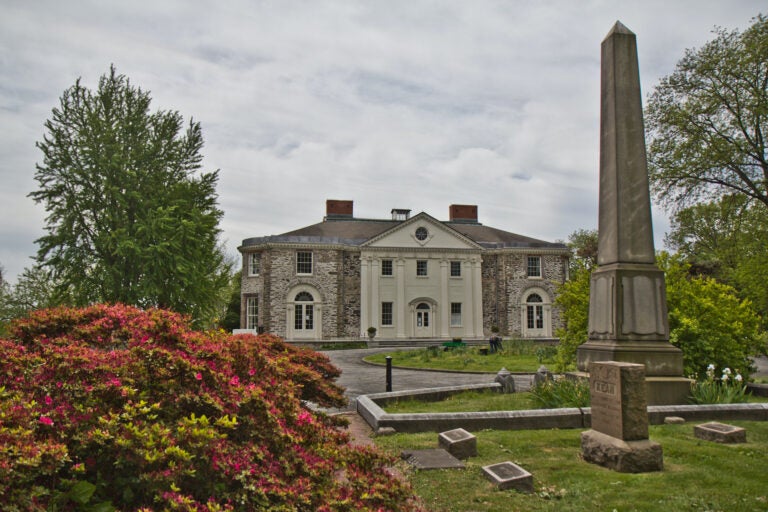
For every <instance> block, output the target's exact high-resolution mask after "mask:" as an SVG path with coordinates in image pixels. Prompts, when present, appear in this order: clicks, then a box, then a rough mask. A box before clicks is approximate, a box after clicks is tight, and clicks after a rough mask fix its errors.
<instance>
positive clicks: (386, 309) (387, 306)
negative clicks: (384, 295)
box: [381, 302, 395, 327]
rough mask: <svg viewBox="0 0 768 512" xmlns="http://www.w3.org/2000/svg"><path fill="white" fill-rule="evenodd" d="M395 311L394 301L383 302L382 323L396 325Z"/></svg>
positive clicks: (386, 325) (383, 324)
mask: <svg viewBox="0 0 768 512" xmlns="http://www.w3.org/2000/svg"><path fill="white" fill-rule="evenodd" d="M394 311H395V308H394V303H393V302H382V303H381V325H382V326H383V327H391V326H393V325H394ZM387 320H388V321H387Z"/></svg>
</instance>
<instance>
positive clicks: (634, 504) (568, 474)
mask: <svg viewBox="0 0 768 512" xmlns="http://www.w3.org/2000/svg"><path fill="white" fill-rule="evenodd" d="M697 423H698V422H697ZM697 423H686V424H683V425H651V426H650V439H651V440H653V441H656V442H658V443H660V444H661V446H662V449H663V450H664V471H661V472H656V473H643V474H626V473H616V472H614V471H610V470H608V469H605V468H603V467H600V466H596V465H594V464H589V463H586V462H584V461H582V460H581V458H580V454H581V441H580V434H581V430H576V429H574V430H516V431H495V430H485V431H481V432H473V433H474V434H475V435H476V436H477V449H478V457H473V458H471V459H469V460H468V461H467V462H466V464H467V467H466V468H465V469H459V470H430V471H415V470H413V469H412V468H411V467H410V466H407V465H406V464H405V463H400V465H399V467H400V469H401V470H402V471H403V473H404V474H405V475H407V477H408V478H409V479H410V480H411V482H412V483H413V486H414V489H415V492H416V494H418V495H419V496H420V497H421V498H422V500H423V502H424V504H425V506H426V507H427V508H428V509H429V510H432V511H445V512H449V511H456V512H459V511H475V510H483V511H488V512H495V511H499V512H501V511H509V510H525V511H533V512H535V511H545V510H546V511H554V510H568V511H585V512H593V511H595V510H607V511H610V510H619V511H630V510H631V511H658V510H727V511H729V512H737V511H747V510H750V511H751V510H768V486H766V483H765V475H766V468H768V422H758V421H728V422H725V423H728V424H732V425H738V426H740V427H743V428H745V429H746V430H747V443H745V444H733V445H724V444H718V443H712V442H707V441H702V440H699V439H696V438H695V437H694V436H693V426H694V425H695V424H697ZM702 423H703V422H702ZM374 440H375V442H376V444H377V445H378V446H379V447H380V448H382V449H384V450H385V451H387V452H389V453H390V454H392V455H393V456H396V457H398V458H399V454H400V452H401V451H402V450H405V449H428V448H436V447H437V434H436V433H422V434H395V435H392V436H379V437H375V438H374ZM504 461H512V462H514V463H516V464H518V465H520V466H522V467H523V468H524V469H526V470H528V471H529V472H531V473H532V474H533V479H534V489H535V491H534V493H533V494H521V493H518V492H517V491H514V490H509V491H499V490H496V488H495V487H494V486H493V485H492V484H491V483H490V482H489V481H488V480H486V478H485V476H484V475H483V473H482V469H481V468H482V466H486V465H489V464H495V463H498V462H504Z"/></svg>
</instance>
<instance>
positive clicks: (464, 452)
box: [437, 428, 477, 460]
mask: <svg viewBox="0 0 768 512" xmlns="http://www.w3.org/2000/svg"><path fill="white" fill-rule="evenodd" d="M437 442H438V445H439V446H440V448H442V449H444V450H445V451H447V452H448V453H450V454H451V455H453V456H454V457H456V458H457V459H462V460H464V459H468V458H470V457H477V437H475V436H474V435H472V434H470V433H469V432H467V431H466V430H464V429H463V428H457V429H454V430H449V431H447V432H441V433H440V434H439V435H438V436H437Z"/></svg>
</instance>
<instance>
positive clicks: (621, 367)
mask: <svg viewBox="0 0 768 512" xmlns="http://www.w3.org/2000/svg"><path fill="white" fill-rule="evenodd" d="M589 387H590V394H591V397H592V430H597V431H598V432H602V433H603V434H607V435H609V436H612V437H615V438H617V439H621V440H622V441H637V440H640V439H648V410H647V409H648V408H647V402H646V395H645V370H644V368H643V365H640V364H634V363H620V362H615V361H605V362H600V363H592V364H591V365H590V369H589Z"/></svg>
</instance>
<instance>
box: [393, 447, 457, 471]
mask: <svg viewBox="0 0 768 512" xmlns="http://www.w3.org/2000/svg"><path fill="white" fill-rule="evenodd" d="M400 458H401V459H403V460H404V461H406V462H407V463H408V464H410V465H411V466H413V467H414V468H416V469H461V468H463V467H464V463H463V462H461V461H460V460H459V459H457V458H456V457H454V456H453V455H451V454H450V453H448V452H447V451H445V450H443V449H442V448H438V449H431V450H403V451H402V452H401V453H400Z"/></svg>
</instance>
